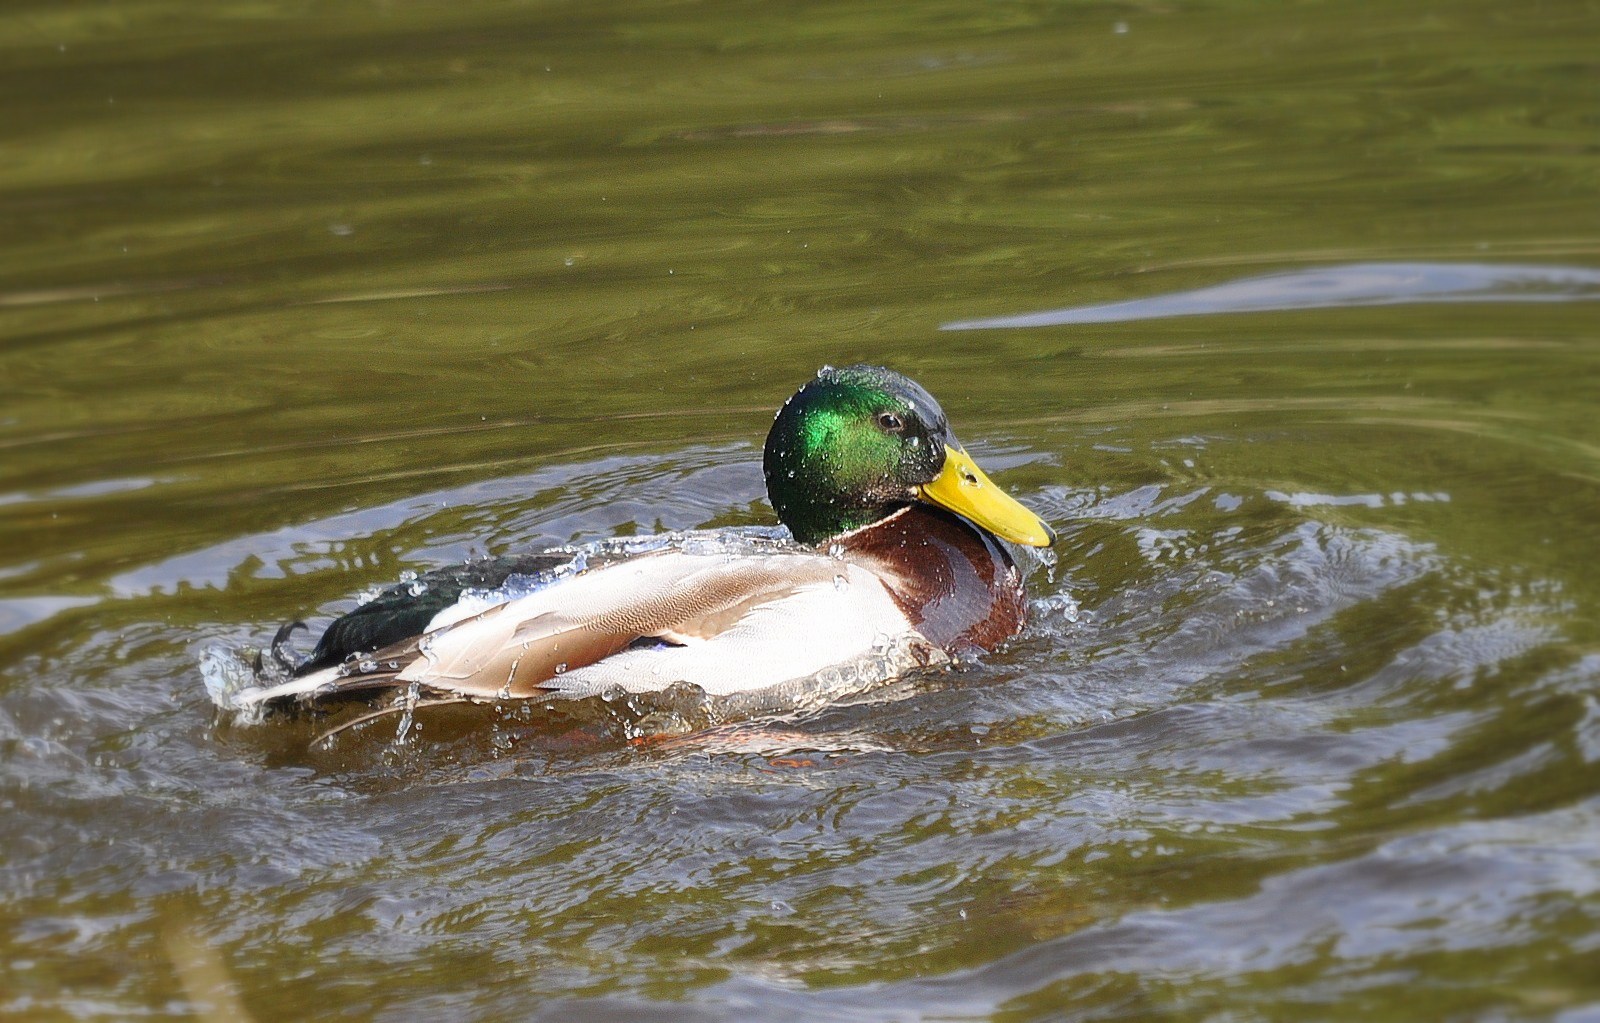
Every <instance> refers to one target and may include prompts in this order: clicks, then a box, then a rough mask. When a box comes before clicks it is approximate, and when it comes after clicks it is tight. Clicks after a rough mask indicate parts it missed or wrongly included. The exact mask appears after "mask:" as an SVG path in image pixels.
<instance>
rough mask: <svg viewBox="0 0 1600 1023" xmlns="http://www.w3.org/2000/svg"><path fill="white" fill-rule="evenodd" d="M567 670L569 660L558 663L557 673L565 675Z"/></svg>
mask: <svg viewBox="0 0 1600 1023" xmlns="http://www.w3.org/2000/svg"><path fill="white" fill-rule="evenodd" d="M566 671H567V662H566V661H562V662H561V663H560V664H558V665H556V674H557V675H564V674H566Z"/></svg>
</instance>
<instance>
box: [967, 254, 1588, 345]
mask: <svg viewBox="0 0 1600 1023" xmlns="http://www.w3.org/2000/svg"><path fill="white" fill-rule="evenodd" d="M1596 300H1600V270H1588V269H1584V268H1581V267H1568V266H1517V265H1507V266H1485V265H1480V264H1474V263H1357V264H1354V265H1351V266H1326V267H1318V268H1316V269H1314V270H1296V271H1292V272H1289V273H1275V274H1266V275H1263V276H1260V277H1247V278H1245V279H1243V280H1238V281H1230V282H1228V283H1227V284H1218V285H1215V286H1213V287H1209V288H1197V289H1195V290H1193V291H1184V292H1179V293H1178V294H1174V295H1158V296H1156V297H1154V298H1143V299H1137V300H1135V301H1131V302H1110V303H1106V304H1103V305H1089V306H1076V307H1074V308H1070V309H1051V310H1049V311H1048V312H1042V313H1025V314H1023V315H1021V316H995V317H991V318H989V319H983V320H957V321H956V322H954V323H946V324H944V325H943V326H942V327H941V328H940V329H941V330H985V329H988V328H991V327H1051V326H1057V325H1060V324H1067V323H1121V322H1125V321H1129V320H1154V319H1160V318H1161V317H1164V316H1206V315H1217V314H1221V313H1259V312H1281V311H1286V310H1290V309H1337V308H1340V307H1342V306H1378V305H1408V304H1411V303H1417V302H1584V301H1588V302H1593V301H1596Z"/></svg>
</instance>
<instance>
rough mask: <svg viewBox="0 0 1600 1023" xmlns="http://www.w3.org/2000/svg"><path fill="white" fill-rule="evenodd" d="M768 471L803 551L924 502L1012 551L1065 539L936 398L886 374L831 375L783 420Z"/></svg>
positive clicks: (805, 392) (790, 405)
mask: <svg viewBox="0 0 1600 1023" xmlns="http://www.w3.org/2000/svg"><path fill="white" fill-rule="evenodd" d="M762 468H763V471H764V472H765V475H766V479H767V496H768V497H769V498H770V499H771V501H772V507H773V508H774V510H776V511H777V513H778V518H780V519H781V520H783V523H784V525H786V526H788V527H789V530H790V532H792V533H793V534H794V537H795V539H796V540H798V541H800V542H801V543H807V544H819V543H822V542H823V541H824V540H827V539H829V538H830V537H834V536H838V535H840V534H841V533H847V532H849V531H851V530H853V529H860V528H861V527H863V526H869V525H871V524H872V523H874V522H877V521H879V520H881V519H884V518H887V517H888V516H890V515H892V514H894V512H895V511H896V510H898V509H899V508H902V507H904V506H905V505H907V504H911V503H914V502H918V501H922V502H926V503H928V504H934V505H938V506H939V507H941V508H945V509H947V510H949V511H952V512H954V513H956V514H957V515H960V516H962V517H963V518H965V519H967V520H969V521H971V522H972V523H973V524H974V525H976V526H978V527H980V528H982V529H984V530H987V531H988V532H990V533H993V534H994V535H995V536H998V537H1001V538H1002V539H1005V540H1010V541H1012V542H1013V543H1020V544H1026V545H1028V546H1031V547H1048V546H1050V545H1051V544H1052V543H1054V542H1055V539H1056V535H1055V532H1054V531H1053V530H1051V528H1050V527H1049V526H1048V525H1046V524H1045V522H1044V521H1043V520H1042V519H1040V518H1039V517H1038V516H1037V515H1035V514H1034V513H1033V512H1031V511H1029V510H1028V509H1026V508H1024V507H1023V506H1022V505H1021V504H1018V503H1017V501H1016V500H1015V499H1014V498H1012V497H1011V496H1010V495H1009V494H1007V493H1006V492H1005V491H1003V490H1001V489H1000V488H999V487H997V486H995V485H994V483H993V482H992V481H990V479H989V477H988V476H986V475H985V474H984V472H983V470H982V469H980V468H978V465H977V463H976V462H974V461H973V460H972V458H971V457H970V456H969V455H968V454H967V453H966V451H965V450H964V449H963V448H962V447H961V444H960V442H959V441H957V440H956V438H955V434H954V433H952V432H951V430H950V423H949V421H948V420H947V419H946V418H945V414H944V410H943V409H941V408H940V407H939V403H938V402H937V401H935V400H934V399H933V395H931V394H929V393H928V392H927V391H925V390H923V389H922V387H921V386H919V385H918V384H917V383H916V381H914V380H911V379H910V378H908V377H905V376H902V375H901V374H899V373H896V372H894V371H893V370H888V369H884V368H883V367H881V366H848V367H846V368H844V369H834V368H832V367H831V366H825V367H823V368H822V369H821V370H820V371H819V372H818V373H817V376H816V379H814V380H811V381H809V382H807V383H806V385H805V386H804V387H801V388H800V390H798V391H796V392H795V393H794V395H793V396H792V397H790V398H789V400H788V401H786V402H784V403H783V407H782V408H781V409H779V410H778V416H777V418H776V419H775V420H774V421H773V424H772V430H771V431H770V432H769V433H768V434H767V446H766V452H765V455H764V457H763V459H762Z"/></svg>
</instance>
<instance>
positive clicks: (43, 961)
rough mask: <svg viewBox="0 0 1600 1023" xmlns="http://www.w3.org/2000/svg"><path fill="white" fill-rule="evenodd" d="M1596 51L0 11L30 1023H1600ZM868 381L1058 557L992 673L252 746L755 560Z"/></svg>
mask: <svg viewBox="0 0 1600 1023" xmlns="http://www.w3.org/2000/svg"><path fill="white" fill-rule="evenodd" d="M1593 21H1594V12H1593V10H1592V9H1591V6H1590V5H1588V4H1585V3H1583V2H1582V0H1553V2H1547V3H1543V4H1540V5H1538V6H1536V7H1527V8H1526V9H1518V10H1517V11H1516V12H1515V13H1514V16H1512V15H1511V14H1508V10H1507V8H1506V5H1504V4H1497V3H1491V2H1489V0H1451V2H1449V3H1444V2H1442V0H1437V2H1436V0H1424V2H1422V3H1421V4H1420V5H1417V4H1411V5H1378V4H1359V3H1358V4H1355V5H1353V6H1352V5H1349V4H1340V5H1327V4H1324V5H1261V4H1244V3H1234V2H1232V0H1225V2H1222V3H1218V4H1210V5H1204V6H1195V5H1148V4H1128V5H1121V6H1116V7H1114V8H1111V7H1095V6H1092V5H1087V6H1086V5H1075V4H1068V5H1062V4H1034V5H1027V4H1023V5H994V4H982V3H972V4H966V3H953V4H940V5H932V6H930V5H921V4H901V5H878V6H864V5H859V4H839V5H832V6H829V5H808V6H806V7H804V8H794V9H790V8H788V7H784V6H781V5H779V6H772V5H768V6H744V7H737V8H733V7H728V8H721V7H717V6H716V5H709V6H708V5H668V6H647V5H634V4H629V3H606V4H598V5H594V4H590V5H581V6H573V7H564V6H560V5H535V6H529V5H505V4H496V3H480V2H464V3H458V4H454V5H451V6H449V7H444V6H440V5H386V6H383V7H382V9H381V10H379V9H377V8H371V9H369V8H367V7H351V8H348V10H346V9H343V8H340V9H329V10H328V11H326V12H313V11H311V10H310V9H309V8H305V7H304V6H302V7H293V6H289V5H281V4H275V3H252V4H248V5H240V4H235V3H228V2H224V3H221V4H216V5H212V6H209V7H206V8H204V9H203V10H202V9H201V8H199V7H197V6H195V5H192V4H176V3H171V2H167V0H153V2H151V3H145V4H139V5H127V4H110V3H105V4H95V3H89V4H76V5H57V6H54V7H51V6H48V5H39V4H33V5H27V4H24V5H12V6H11V7H7V8H5V9H4V10H0V29H3V31H0V52H3V53H4V55H5V57H6V59H5V60H4V61H0V80H3V83H4V85H5V89H4V90H3V93H0V95H3V96H4V97H5V99H3V100H0V103H4V104H6V105H7V110H8V115H9V116H8V117H7V120H6V124H7V131H8V137H7V144H6V147H5V149H4V153H3V155H0V211H3V212H4V214H5V216H6V218H7V223H8V224H9V225H10V227H9V229H8V230H7V231H5V232H0V278H3V280H4V284H3V286H0V370H3V379H4V382H5V388H4V391H5V394H4V398H3V399H0V451H3V452H4V456H3V457H0V818H3V820H4V823H5V826H4V827H3V828H0V1015H5V1016H7V1017H8V1018H10V1017H17V1018H23V1019H30V1018H38V1019H60V1018H73V1019H82V1018H90V1019H125V1018H131V1017H137V1016H144V1015H152V1014H154V1015H158V1016H159V1015H186V1014H195V1015H198V1014H199V1007H198V1005H197V1004H196V1003H197V1002H199V1001H202V1000H203V999H204V997H205V995H204V991H205V990H207V989H216V990H224V991H228V992H232V994H230V995H228V997H229V998H230V999H231V998H232V997H233V995H234V994H236V996H237V998H236V1004H234V1003H233V1002H231V1001H230V1003H229V1004H230V1005H231V1006H232V1007H233V1008H232V1009H230V1010H228V1011H233V1010H238V1011H244V1012H249V1013H250V1014H252V1015H253V1016H254V1017H255V1018H258V1019H263V1020H265V1019H279V1018H303V1017H321V1016H328V1015H339V1016H341V1017H345V1018H350V1019H413V1018H430V1019H431V1018H449V1019H485V1020H488V1019H507V1018H512V1019H528V1018H533V1019H546V1018H548V1019H568V1018H584V1019H598V1020H605V1019H615V1020H637V1019H641V1018H649V1019H674V1018H678V1019H693V1020H704V1019H727V1020H748V1019H769V1018H780V1017H781V1018H805V1019H813V1018H815V1019H847V1020H862V1021H880V1020H898V1019H912V1018H922V1017H928V1018H955V1019H1006V1020H1052V1021H1053V1020H1060V1019H1102V1018H1110V1017H1118V1018H1140V1019H1144V1018H1184V1019H1188V1018H1218V1017H1228V1018H1235V1017H1237V1018H1247V1019H1255V1018H1262V1019H1268V1018H1270V1019H1278V1018H1301V1017H1314V1018H1318V1019H1323V1018H1332V1019H1343V1018H1354V1017H1361V1018H1368V1017H1380V1018H1385V1019H1389V1018H1392V1019H1407V1020H1409V1019H1418V1018H1429V1019H1432V1018H1441V1017H1448V1018H1461V1019H1469V1018H1471V1019H1478V1018H1491V1019H1492V1018H1506V1019H1524V1018H1555V1019H1562V1020H1564V1021H1565V1020H1577V1019H1587V1018H1588V1017H1589V1016H1592V1015H1593V1013H1594V1010H1595V1006H1596V1005H1600V983H1597V981H1596V979H1595V978H1596V973H1595V971H1594V970H1593V969H1592V964H1591V961H1592V959H1593V950H1594V947H1595V943H1596V938H1597V935H1600V890H1597V887H1596V880H1595V879H1596V878H1600V853H1597V850H1600V819H1597V817H1600V783H1597V781H1596V778H1597V774H1596V771H1595V769H1594V768H1595V763H1596V760H1597V759H1600V702H1597V699H1600V698H1597V694H1600V626H1597V624H1596V623H1600V582H1597V577H1596V574H1595V572H1594V571H1593V566H1594V563H1595V552H1596V551H1597V550H1600V517H1597V516H1596V515H1595V509H1596V508H1597V507H1600V423H1597V420H1596V418H1595V415H1594V409H1595V393H1594V387H1593V381H1594V380H1596V379H1600V365H1597V361H1600V344H1597V343H1596V330H1595V306H1594V305H1593V304H1592V302H1591V301H1590V300H1592V299H1593V298H1594V297H1596V295H1597V293H1600V271H1597V270H1596V269H1595V267H1596V265H1597V264H1600V220H1597V216H1600V204H1596V203H1595V202H1594V177H1593V160H1592V154H1593V144H1594V138H1593V134H1594V131H1593V128H1594V122H1593V111H1592V109H1591V108H1592V105H1593V104H1592V101H1591V97H1592V94H1593V88H1592V86H1593V81H1592V79H1593V66H1594V57H1593V51H1594V44H1593V36H1594V31H1593ZM1230 266H1231V267H1244V268H1246V269H1241V270H1237V271H1232V270H1224V271H1219V270H1218V268H1219V267H1230ZM1309 266H1317V267H1320V269H1315V270H1304V269H1296V268H1304V267H1309ZM1229 278H1232V283H1228V279H1229ZM1578 299H1581V301H1578ZM1052 306H1067V307H1069V308H1067V309H1066V310H1064V311H1060V312H1058V313H1042V314H1036V315H1037V316H1039V317H1042V319H1037V320H1029V321H1027V323H1031V324H1032V325H1033V326H1032V327H1031V328H1030V327H1028V326H1027V325H1026V324H1024V323H1019V322H1018V320H1017V318H1016V317H1014V316H1010V315H1009V314H1012V313H1015V312H1016V311H1018V310H1041V309H1049V308H1050V307H1052ZM1211 312H1215V313H1244V312H1250V313H1252V315H1250V316H1235V317H1229V318H1225V319H1219V318H1217V317H1214V316H1204V315H1178V314H1180V313H1187V314H1195V313H1211ZM979 317H983V318H984V319H981V320H980V319H977V318H979ZM995 318H999V319H998V320H996V319H995ZM941 323H945V324H951V325H958V324H964V325H968V326H971V325H978V324H984V325H991V326H999V325H1002V324H1007V325H1012V326H1017V327H1019V328H1020V329H1012V330H949V331H943V332H940V331H938V330H937V326H938V325H939V324H941ZM853 361H872V362H883V363H888V364H891V365H893V366H895V367H896V368H899V369H901V370H904V371H906V372H908V373H910V374H911V375H913V376H915V377H916V378H917V379H918V380H919V381H921V382H922V383H924V384H925V385H926V386H928V387H929V389H930V390H931V391H933V392H934V393H936V394H938V395H940V397H941V400H942V401H943V403H944V405H945V407H946V408H947V409H948V411H949V412H950V414H951V418H952V419H953V421H955V422H957V423H959V424H960V425H961V428H962V435H963V437H964V439H965V440H967V441H968V443H969V446H970V448H971V449H972V450H973V453H974V455H975V456H976V457H977V458H978V460H979V461H980V462H981V463H982V464H984V465H985V466H986V467H987V468H989V470H990V471H991V472H992V473H993V475H994V476H995V477H996V479H997V481H998V482H999V483H1001V484H1002V485H1004V486H1005V487H1007V489H1008V490H1010V491H1011V492H1013V493H1016V494H1018V495H1019V496H1020V497H1021V498H1022V499H1023V500H1025V501H1026V502H1028V503H1029V504H1030V505H1032V506H1033V507H1036V508H1037V509H1039V510H1040V511H1041V512H1043V513H1044V514H1045V515H1046V517H1047V518H1048V519H1049V520H1050V521H1051V522H1052V523H1053V524H1054V525H1055V526H1056V527H1057V528H1058V529H1059V531H1060V533H1061V536H1062V542H1061V544H1060V546H1059V547H1058V550H1057V554H1058V555H1059V560H1058V563H1057V564H1056V565H1055V566H1053V568H1052V567H1051V566H1048V565H1045V564H1039V565H1036V566H1035V570H1034V571H1033V573H1032V575H1031V577H1030V580H1029V585H1030V587H1031V598H1032V608H1033V611H1034V615H1033V621H1032V623H1031V624H1030V626H1029V628H1028V629H1027V631H1026V632H1025V633H1024V634H1023V635H1022V636H1020V637H1019V638H1018V639H1017V640H1016V641H1015V642H1013V643H1012V644H1011V645H1010V646H1009V647H1008V648H1006V649H1004V650H1001V651H997V652H995V653H993V654H991V655H989V656H987V657H984V658H982V659H980V660H972V661H968V662H964V663H962V664H960V665H958V666H956V667H955V668H953V669H952V670H949V671H940V672H929V673H925V674H921V675H916V676H913V677H910V678H907V679H905V680H903V681H901V682H900V683H898V684H896V685H894V686H892V687H889V688H887V689H885V690H882V691H878V692H873V693H869V694H865V695H863V696H860V697H857V698H855V699H852V700H849V701H840V702H838V703H835V704H831V705H829V706H827V707H824V708H822V709H820V710H816V711H813V712H808V713H805V714H797V715H790V716H786V717H780V718H770V719H761V720H758V721H754V722H748V723H745V724H742V725H740V726H738V727H735V728H728V729H719V730H716V731H713V732H711V733H709V734H700V735H686V736H680V737H676V738H673V739H671V740H670V741H661V742H656V743H639V742H636V741H634V740H633V738H631V737H630V733H629V730H628V727H627V726H628V723H629V718H628V714H627V712H626V708H619V707H613V706H610V705H607V704H605V703H604V702H603V701H600V700H593V701H578V702H577V703H576V704H575V705H574V706H571V707H558V708H550V709H546V708H544V707H542V706H539V705H535V704H529V705H524V706H522V707H520V708H499V709H494V708H489V709H485V708H475V707H438V708H432V709H431V710H419V711H418V712H417V713H416V714H415V715H414V717H413V718H412V719H410V720H409V728H408V730H407V732H406V734H405V735H404V736H403V737H401V736H400V735H399V734H398V731H399V730H398V729H397V727H396V725H397V724H398V722H397V721H395V720H393V719H384V720H377V721H373V722H371V723H370V724H367V725H364V726H361V727H359V728H356V729H353V730H352V731H350V732H349V733H346V734H344V735H342V736H341V737H340V738H339V740H338V741H336V742H333V743H318V744H313V740H314V739H315V737H316V736H317V734H318V732H319V729H320V728H321V722H319V721H318V720H317V719H316V718H314V717H310V716H307V717H303V718H295V717H286V718H283V719H281V720H274V721H272V722H269V723H265V724H262V725H253V726H252V725H243V724H240V723H238V722H235V721H232V720H231V719H229V718H227V717H225V716H218V715H217V714H215V713H214V710H213V707H212V705H211V703H210V701H209V699H208V698H207V696H206V693H205V689H204V686H203V682H202V678H201V672H200V669H199V665H200V663H201V660H202V658H203V656H204V655H205V653H206V651H210V650H218V649H222V650H232V649H237V648H240V647H245V646H249V645H252V644H259V643H260V642H262V641H263V640H264V639H266V638H267V637H270V635H271V634H272V632H273V630H274V629H275V628H276V627H277V626H278V625H279V624H280V623H281V622H283V621H284V620H286V619H288V618H292V617H300V616H309V617H310V618H311V619H312V621H313V624H314V625H318V624H320V623H321V622H322V621H324V620H326V618H328V617H331V616H332V615H334V614H337V613H339V612H341V611H343V610H346V609H347V608H348V607H350V606H351V603H352V601H353V598H354V595H355V594H357V593H359V592H361V591H362V590H364V589H369V588H371V587H375V586H380V585H383V584H386V583H389V582H392V581H394V580H396V579H398V578H400V577H401V575H402V573H404V572H408V571H411V572H417V571H425V570H426V569H428V568H432V567H436V566H440V565H445V564H449V563H452V562H458V561H461V560H464V559H466V558H467V557H469V556H470V555H472V554H474V553H475V552H482V553H490V554H500V553H507V552H512V551H524V550H529V549H533V548H537V547H542V546H549V545H559V544H570V543H588V542H592V541H596V540H598V539H600V538H603V537H608V536H613V535H623V536H631V535H640V534H650V533H655V532H660V531H664V530H674V529H690V528H698V527H720V526H740V527H745V526H760V525H767V524H770V523H771V522H772V521H773V519H772V516H771V513H770V510H769V509H768V508H767V507H766V504H765V502H764V500H763V493H762V481H761V473H760V468H759V464H758V461H759V456H758V451H759V448H758V447H757V444H758V443H759V441H760V438H761V437H762V436H763V435H764V433H765V431H766V428H767V426H768V424H769V423H770V416H771V413H772V410H773V408H774V407H775V406H776V404H777V402H779V401H781V400H782V399H783V397H785V396H786V395H788V394H789V393H791V392H792V390H793V388H794V386H795V385H796V384H797V383H798V382H799V381H801V380H803V379H805V378H806V377H808V376H810V375H811V374H812V373H813V372H814V371H815V370H816V368H817V367H818V366H819V365H821V364H823V363H825V362H826V363H833V364H836V365H837V364H842V363H848V362H853ZM308 747H309V748H308ZM219 1011H222V1010H219Z"/></svg>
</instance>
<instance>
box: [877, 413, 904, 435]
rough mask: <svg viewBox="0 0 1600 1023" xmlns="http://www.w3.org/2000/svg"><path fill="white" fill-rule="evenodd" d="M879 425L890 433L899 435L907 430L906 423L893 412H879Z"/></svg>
mask: <svg viewBox="0 0 1600 1023" xmlns="http://www.w3.org/2000/svg"><path fill="white" fill-rule="evenodd" d="M878 425H879V426H881V427H883V428H884V429H885V430H888V431H889V432H890V433H899V432H900V431H901V430H904V429H905V428H906V424H905V422H904V421H903V420H902V419H901V418H900V417H899V416H897V415H895V414H894V413H893V412H879V413H878Z"/></svg>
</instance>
